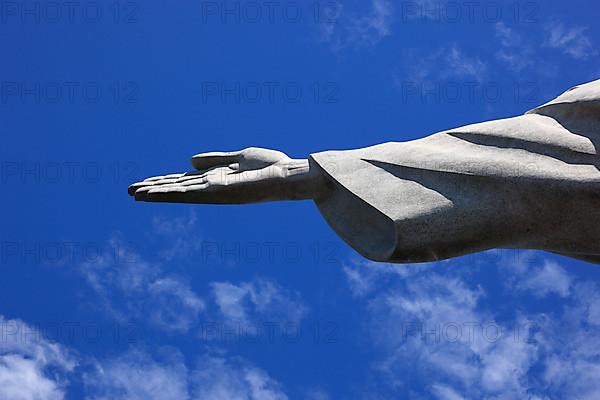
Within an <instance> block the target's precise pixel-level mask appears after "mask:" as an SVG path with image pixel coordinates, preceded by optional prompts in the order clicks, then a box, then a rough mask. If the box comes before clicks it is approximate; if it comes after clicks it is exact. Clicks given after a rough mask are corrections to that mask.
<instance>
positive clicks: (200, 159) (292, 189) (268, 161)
mask: <svg viewBox="0 0 600 400" xmlns="http://www.w3.org/2000/svg"><path fill="white" fill-rule="evenodd" d="M192 166H193V167H194V168H195V169H196V170H195V171H190V172H186V173H182V174H171V175H165V176H157V177H154V178H148V179H146V180H144V181H143V182H138V183H134V184H133V185H131V186H130V187H129V194H130V195H134V196H135V199H136V200H140V201H157V202H173V203H210V204H241V203H257V202H262V201H274V200H294V199H307V198H312V197H313V191H314V190H316V189H315V185H316V182H317V181H318V179H317V178H316V177H315V176H314V173H311V172H310V171H309V165H308V160H293V159H291V158H289V157H288V156H287V155H285V154H284V153H282V152H280V151H275V150H269V149H261V148H256V147H250V148H247V149H244V150H241V151H236V152H226V153H224V152H212V153H202V154H198V155H195V156H194V157H192Z"/></svg>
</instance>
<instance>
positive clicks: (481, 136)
mask: <svg viewBox="0 0 600 400" xmlns="http://www.w3.org/2000/svg"><path fill="white" fill-rule="evenodd" d="M598 149H600V80H598V81H595V82H591V83H588V84H584V85H580V86H577V87H574V88H572V89H570V90H568V91H567V92H565V93H564V94H562V95H560V96H559V97H557V98H556V99H554V100H552V101H550V102H549V103H546V104H544V105H542V106H540V107H537V108H535V109H534V110H531V111H529V112H527V113H526V114H525V115H522V116H518V117H514V118H508V119H502V120H497V121H490V122H484V123H478V124H474V125H468V126H465V127H461V128H456V129H452V130H448V131H443V132H439V133H435V134H433V135H431V136H428V137H425V138H423V139H419V140H413V141H409V142H390V143H384V144H380V145H376V146H372V147H367V148H363V149H357V150H344V151H325V152H321V153H315V154H312V155H311V156H310V157H309V162H310V164H311V168H315V169H316V170H318V171H319V172H320V173H321V174H322V175H323V176H324V177H325V179H326V181H327V183H328V187H329V190H328V191H327V192H326V193H324V194H323V195H322V196H319V197H318V198H317V199H315V202H316V205H317V207H318V208H319V210H320V212H321V213H322V215H323V216H324V218H325V219H326V220H327V222H328V223H329V225H330V226H331V227H332V228H333V229H334V230H335V232H336V233H337V234H338V235H339V236H340V237H342V238H343V239H344V240H345V241H346V242H347V243H348V244H349V245H350V246H351V247H353V248H354V249H355V250H356V251H358V252H359V253H360V254H362V255H363V256H365V257H367V258H369V259H372V260H375V261H390V262H425V261H434V260H440V259H445V258H450V257H455V256H460V255H463V254H467V253H471V252H475V251H482V250H486V249H492V248H513V249H540V250H547V251H551V252H556V253H560V254H564V255H568V256H571V257H574V258H578V259H583V260H587V261H590V262H597V263H600V170H599V168H600V158H599V155H598Z"/></svg>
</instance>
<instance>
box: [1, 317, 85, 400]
mask: <svg viewBox="0 0 600 400" xmlns="http://www.w3.org/2000/svg"><path fill="white" fill-rule="evenodd" d="M0 331H1V333H2V338H1V339H2V340H0V398H1V399H10V400H60V399H63V398H64V396H65V388H66V386H67V384H68V381H67V379H66V375H67V374H69V373H70V372H72V371H73V369H74V368H75V366H76V361H75V359H74V357H73V356H72V355H71V354H69V352H68V351H66V350H65V349H63V348H62V347H61V346H60V345H58V344H54V343H50V342H48V341H47V340H45V339H44V338H43V335H42V333H41V332H40V331H38V330H36V329H34V328H33V327H31V326H28V325H27V324H26V323H24V322H22V321H20V320H6V319H4V317H2V316H0Z"/></svg>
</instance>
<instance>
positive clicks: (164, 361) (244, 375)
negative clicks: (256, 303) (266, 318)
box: [83, 348, 287, 400]
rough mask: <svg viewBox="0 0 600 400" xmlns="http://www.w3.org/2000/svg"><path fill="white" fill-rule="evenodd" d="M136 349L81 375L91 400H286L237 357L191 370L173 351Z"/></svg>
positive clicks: (207, 360)
mask: <svg viewBox="0 0 600 400" xmlns="http://www.w3.org/2000/svg"><path fill="white" fill-rule="evenodd" d="M159 353H161V354H162V356H160V357H156V356H155V357H152V356H150V355H149V354H148V353H147V352H145V351H143V350H141V349H134V350H131V351H130V352H128V353H126V354H123V355H120V356H118V357H115V358H112V359H107V360H104V361H102V362H96V364H95V366H94V369H93V370H92V371H89V372H88V373H86V374H84V376H83V382H84V385H85V390H86V393H87V396H86V398H87V399H89V400H108V399H111V400H112V399H127V400H163V399H164V400H171V399H177V400H204V399H211V400H221V399H222V400H237V399H240V400H285V399H287V396H286V395H285V393H284V392H283V390H282V387H281V385H280V384H279V382H277V381H276V380H275V379H273V378H272V377H271V376H269V374H267V373H266V372H265V371H264V370H262V369H260V368H257V367H256V366H254V365H252V364H250V363H248V362H247V361H246V360H244V359H241V358H237V357H234V358H227V357H225V356H205V357H202V358H201V359H199V361H198V362H197V365H195V368H194V369H189V368H188V367H187V366H186V364H185V362H184V359H183V356H182V354H181V353H180V352H179V351H178V350H175V349H170V348H166V349H160V351H159Z"/></svg>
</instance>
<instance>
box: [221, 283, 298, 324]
mask: <svg viewBox="0 0 600 400" xmlns="http://www.w3.org/2000/svg"><path fill="white" fill-rule="evenodd" d="M211 287H212V294H213V298H214V301H215V303H216V304H217V306H218V308H219V310H220V312H221V314H222V315H223V316H224V317H225V318H227V319H229V320H233V321H236V322H248V321H251V322H252V320H253V319H256V318H260V319H264V318H271V319H276V320H284V321H294V322H299V321H300V320H301V319H302V318H303V317H304V315H305V314H306V312H307V309H306V306H304V304H303V303H302V301H301V300H300V297H299V296H298V295H297V294H293V293H290V292H289V291H287V290H285V289H284V288H282V287H280V286H279V285H277V284H276V283H274V282H271V281H268V280H261V279H257V280H255V281H253V282H243V283H240V284H237V285H236V284H232V283H229V282H213V283H211Z"/></svg>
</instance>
